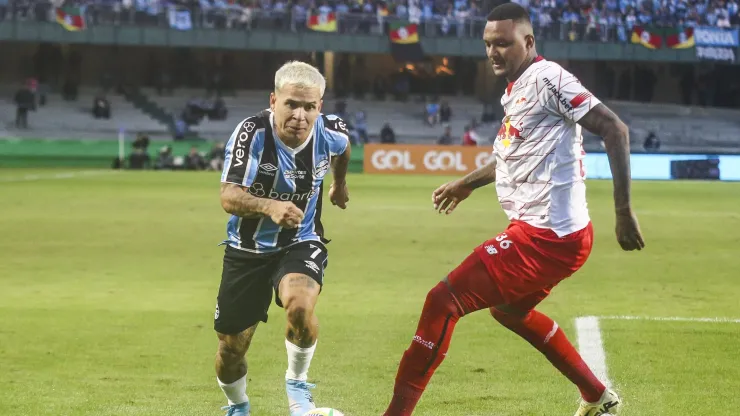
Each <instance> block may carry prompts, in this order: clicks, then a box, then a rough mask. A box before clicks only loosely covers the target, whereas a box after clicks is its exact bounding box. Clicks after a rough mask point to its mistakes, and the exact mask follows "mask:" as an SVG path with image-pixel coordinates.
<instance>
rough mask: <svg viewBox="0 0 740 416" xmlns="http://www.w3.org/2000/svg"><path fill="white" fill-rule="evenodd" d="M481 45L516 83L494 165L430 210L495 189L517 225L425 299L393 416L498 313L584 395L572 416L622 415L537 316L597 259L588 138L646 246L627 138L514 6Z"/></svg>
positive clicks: (636, 245) (634, 234)
mask: <svg viewBox="0 0 740 416" xmlns="http://www.w3.org/2000/svg"><path fill="white" fill-rule="evenodd" d="M483 40H484V42H485V45H486V54H487V55H488V59H489V61H490V63H491V65H492V66H493V71H494V73H495V74H496V75H497V76H502V77H506V79H507V80H508V81H509V85H508V87H507V88H506V92H505V93H504V96H503V97H502V99H501V103H502V105H503V107H504V110H505V112H506V115H505V117H504V119H503V120H502V126H501V128H500V130H499V133H498V135H497V137H496V140H495V143H494V146H493V153H494V155H495V157H494V158H493V161H492V162H491V163H490V164H489V165H487V166H485V167H482V168H480V169H478V170H476V171H474V172H472V173H470V174H469V175H467V176H465V177H464V178H461V179H458V180H455V181H452V182H450V183H446V184H444V185H442V186H441V187H439V188H438V189H437V190H435V191H434V192H433V193H432V200H433V203H434V208H435V210H438V211H439V212H445V213H447V214H449V213H451V212H453V210H455V208H456V207H457V206H458V204H459V203H460V202H462V201H463V200H465V199H466V198H467V197H468V196H470V194H471V193H472V192H473V190H475V189H477V188H479V187H482V186H485V185H488V184H490V183H493V182H495V183H496V192H497V194H498V199H499V202H500V204H501V207H502V208H503V209H504V211H505V212H506V215H507V216H508V217H509V219H510V221H511V222H510V224H509V226H508V228H507V229H506V230H505V231H504V232H502V233H500V234H499V235H497V236H496V237H495V238H492V239H490V240H488V241H486V242H484V243H483V244H481V245H480V246H478V247H476V248H475V249H474V251H473V253H471V254H470V256H469V257H468V258H466V259H465V260H463V262H462V264H460V266H458V267H457V268H456V269H455V270H453V271H452V272H451V273H450V274H449V275H448V276H447V277H446V278H445V279H444V280H443V281H442V282H440V283H439V284H438V285H437V286H435V287H434V288H433V289H432V290H431V291H429V293H428V295H427V298H426V301H425V303H424V308H423V311H422V313H421V318H420V319H419V323H418V327H417V330H416V333H415V335H414V337H413V340H412V342H411V345H410V346H409V347H408V349H407V350H406V351H405V352H404V354H403V357H402V359H401V363H400V365H399V368H398V373H397V376H396V383H395V388H394V391H393V399H392V400H391V403H390V405H389V406H388V408H387V410H386V412H385V415H386V416H406V415H411V414H412V412H413V410H414V407H415V406H416V403H417V402H418V401H419V399H420V398H421V395H422V393H423V392H424V389H425V388H426V386H427V384H428V383H429V381H430V379H431V377H432V374H433V373H434V371H435V369H436V368H437V367H438V366H439V365H440V364H441V363H442V360H443V359H444V358H445V356H446V354H447V350H448V348H449V345H450V340H451V337H452V332H453V330H454V328H455V324H456V323H457V321H458V320H459V319H460V318H461V317H463V316H465V315H468V314H470V313H472V312H474V311H477V310H481V309H490V311H491V314H492V315H493V317H494V318H495V319H496V320H497V321H498V322H500V323H501V324H502V325H504V326H506V327H507V328H509V329H510V330H511V331H513V332H515V333H516V334H518V335H519V336H521V337H522V338H524V339H525V340H527V341H528V342H529V343H530V344H532V346H534V347H535V348H536V349H538V350H539V351H540V352H541V353H542V354H544V355H545V357H546V358H547V359H548V360H549V361H550V362H551V363H552V365H553V366H555V367H556V368H557V369H558V370H559V371H560V372H561V373H562V374H563V375H564V376H565V377H567V378H568V379H569V380H570V381H571V382H573V384H575V385H576V386H577V387H578V389H579V390H580V393H581V397H582V400H581V404H580V407H579V408H578V410H577V411H576V416H597V415H602V414H616V413H617V412H618V410H619V407H620V404H621V403H620V398H619V396H618V395H617V394H616V393H615V392H614V391H612V390H611V389H609V388H607V387H606V386H604V384H602V382H601V381H599V379H598V378H597V377H596V376H594V374H593V373H592V372H591V370H590V369H589V368H588V366H587V365H586V363H585V362H584V361H583V359H582V358H581V356H580V355H579V353H578V351H577V350H576V349H575V348H574V347H573V345H572V344H571V343H570V341H569V340H568V339H567V337H566V336H565V333H564V332H563V330H562V329H561V328H560V327H558V325H557V324H556V323H555V322H553V320H552V319H550V318H549V317H547V316H545V315H544V314H542V313H540V312H538V311H536V310H535V309H534V308H535V307H536V306H537V305H538V304H539V303H540V302H541V301H542V300H543V299H545V297H547V295H548V294H549V293H550V291H551V290H552V289H553V287H555V285H557V284H558V283H559V282H560V281H562V280H563V279H565V278H567V277H569V276H571V275H572V274H573V273H574V272H576V271H577V270H578V269H579V268H580V267H581V266H582V265H583V264H584V263H585V262H586V259H587V258H588V256H589V254H590V252H591V247H592V243H593V235H594V234H593V228H592V225H591V220H590V218H589V214H588V208H587V205H586V185H585V175H586V173H585V170H584V166H583V158H584V155H585V152H584V151H583V147H582V136H581V128H585V129H587V130H589V131H591V132H593V133H594V134H597V135H599V136H601V137H603V138H604V143H605V145H606V150H607V154H608V156H609V163H610V165H611V170H612V175H613V178H614V204H615V206H614V208H615V213H616V234H617V240H618V242H619V244H620V246H621V247H622V249H624V250H627V251H630V250H635V249H637V250H640V249H642V248H643V247H644V246H645V244H644V241H643V238H642V236H641V234H640V228H639V226H638V223H637V218H636V217H635V214H634V213H633V211H632V207H631V203H630V168H629V137H628V129H627V127H626V126H625V125H624V123H623V122H622V121H621V120H619V118H618V117H617V116H616V115H615V114H614V113H613V112H611V111H610V110H609V109H608V108H607V107H606V106H605V105H604V104H602V103H601V102H600V101H599V100H598V99H597V98H596V97H594V96H593V95H592V94H591V93H590V92H589V91H588V90H586V88H584V87H583V85H581V84H580V82H579V81H578V80H577V79H576V78H575V77H574V76H573V75H572V74H570V73H569V72H567V71H566V70H564V69H563V68H562V67H561V66H560V65H558V64H556V63H554V62H549V61H547V60H546V59H544V58H543V57H540V56H539V55H538V54H537V51H536V48H535V39H534V35H533V32H532V25H531V23H530V20H529V15H528V14H527V11H526V10H525V9H524V8H522V7H521V6H519V5H518V4H515V3H507V4H503V5H501V6H498V7H496V8H495V9H494V10H493V11H492V12H491V14H490V15H489V16H488V22H487V24H486V28H485V31H484V34H483Z"/></svg>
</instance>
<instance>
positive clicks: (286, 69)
mask: <svg viewBox="0 0 740 416" xmlns="http://www.w3.org/2000/svg"><path fill="white" fill-rule="evenodd" d="M286 85H295V86H297V87H302V88H312V87H317V88H318V89H319V91H320V92H321V96H322V97H323V96H324V90H325V89H326V79H325V78H324V76H323V75H321V72H319V70H318V69H316V68H314V67H313V66H311V65H309V64H307V63H305V62H301V61H290V62H286V63H285V64H284V65H283V66H281V67H280V69H278V70H277V72H275V91H279V90H280V89H282V88H283V87H284V86H286Z"/></svg>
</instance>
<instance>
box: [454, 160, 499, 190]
mask: <svg viewBox="0 0 740 416" xmlns="http://www.w3.org/2000/svg"><path fill="white" fill-rule="evenodd" d="M493 182H496V160H495V159H494V160H493V161H492V162H490V163H488V164H487V165H485V166H481V167H479V168H478V169H476V170H474V171H472V172H470V173H469V174H468V175H467V176H465V177H464V178H462V183H463V185H464V186H466V187H468V188H470V189H478V188H480V187H482V186H486V185H488V184H490V183H493Z"/></svg>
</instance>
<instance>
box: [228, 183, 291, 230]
mask: <svg viewBox="0 0 740 416" xmlns="http://www.w3.org/2000/svg"><path fill="white" fill-rule="evenodd" d="M221 207H223V209H224V211H226V212H228V213H229V214H232V215H236V216H237V217H243V218H257V217H260V216H265V217H269V218H270V219H271V220H272V222H274V223H275V224H277V225H279V226H281V227H285V228H296V227H297V226H298V225H299V224H300V223H301V221H303V216H304V214H303V211H301V210H300V209H299V208H298V207H296V206H295V204H293V203H292V202H290V201H275V200H272V199H267V198H260V197H257V196H254V195H252V194H250V193H249V192H246V191H245V189H244V188H243V187H242V186H240V185H237V184H233V183H222V184H221Z"/></svg>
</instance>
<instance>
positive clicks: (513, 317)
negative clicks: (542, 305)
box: [490, 308, 531, 327]
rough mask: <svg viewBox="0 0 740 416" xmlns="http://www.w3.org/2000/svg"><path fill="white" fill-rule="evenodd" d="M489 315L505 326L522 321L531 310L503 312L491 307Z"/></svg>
mask: <svg viewBox="0 0 740 416" xmlns="http://www.w3.org/2000/svg"><path fill="white" fill-rule="evenodd" d="M490 311H491V316H493V318H494V319H495V320H496V321H498V322H499V323H500V324H501V325H503V326H505V327H511V326H514V325H517V324H519V323H521V322H522V321H524V320H525V319H526V318H527V316H529V314H530V313H531V311H528V312H525V313H524V314H519V313H510V312H504V311H502V310H500V309H498V308H491V309H490Z"/></svg>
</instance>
